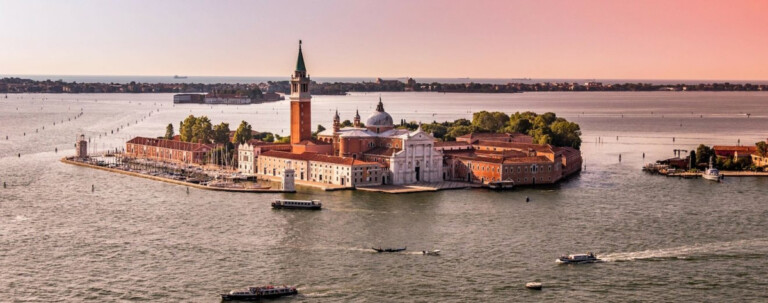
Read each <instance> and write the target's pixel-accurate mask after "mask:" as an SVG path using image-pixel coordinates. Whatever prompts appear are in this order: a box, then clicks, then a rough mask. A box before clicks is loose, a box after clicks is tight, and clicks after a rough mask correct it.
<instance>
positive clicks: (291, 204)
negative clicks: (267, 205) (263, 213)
mask: <svg viewBox="0 0 768 303" xmlns="http://www.w3.org/2000/svg"><path fill="white" fill-rule="evenodd" d="M322 207H323V203H320V201H318V200H283V199H277V200H275V202H272V208H275V209H281V208H286V209H311V210H319V209H321V208H322Z"/></svg>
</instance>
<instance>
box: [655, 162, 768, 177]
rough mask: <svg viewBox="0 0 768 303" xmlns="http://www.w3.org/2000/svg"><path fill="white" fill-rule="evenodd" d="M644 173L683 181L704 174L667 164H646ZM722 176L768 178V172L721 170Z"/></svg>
mask: <svg viewBox="0 0 768 303" xmlns="http://www.w3.org/2000/svg"><path fill="white" fill-rule="evenodd" d="M643 171H644V172H647V173H650V174H656V175H662V176H666V177H677V178H683V179H696V178H701V175H702V174H703V172H701V171H698V170H697V171H684V170H680V169H675V168H671V167H669V165H666V164H652V163H649V164H646V165H645V166H643ZM720 175H721V176H723V177H768V172H764V171H762V172H761V171H734V170H721V171H720Z"/></svg>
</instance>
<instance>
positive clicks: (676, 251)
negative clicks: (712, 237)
mask: <svg viewBox="0 0 768 303" xmlns="http://www.w3.org/2000/svg"><path fill="white" fill-rule="evenodd" d="M758 254H759V255H768V238H761V239H750V240H739V241H731V242H714V243H706V244H695V245H688V246H680V247H673V248H662V249H651V250H643V251H635V252H619V253H608V254H604V255H598V257H599V258H600V259H602V260H603V261H606V262H622V261H637V260H664V259H694V258H706V257H728V256H737V257H738V256H752V255H758Z"/></svg>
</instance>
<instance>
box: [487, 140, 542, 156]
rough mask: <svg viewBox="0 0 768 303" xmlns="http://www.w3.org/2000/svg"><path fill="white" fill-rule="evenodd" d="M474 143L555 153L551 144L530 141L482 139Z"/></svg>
mask: <svg viewBox="0 0 768 303" xmlns="http://www.w3.org/2000/svg"><path fill="white" fill-rule="evenodd" d="M473 145H477V146H490V147H503V148H514V149H520V150H528V149H533V150H535V151H537V152H550V153H554V152H555V151H554V150H553V149H552V146H551V145H549V144H530V143H518V142H499V141H485V140H480V141H478V142H477V143H474V144H473Z"/></svg>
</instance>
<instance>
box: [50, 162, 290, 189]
mask: <svg viewBox="0 0 768 303" xmlns="http://www.w3.org/2000/svg"><path fill="white" fill-rule="evenodd" d="M61 162H62V163H66V164H71V165H77V166H82V167H87V168H93V169H98V170H103V171H108V172H113V173H118V174H123V175H129V176H134V177H140V178H145V179H150V180H155V181H162V182H166V183H171V184H175V185H182V186H187V187H192V188H197V189H204V190H213V191H225V192H240V193H294V192H296V191H295V190H283V189H273V188H270V187H245V186H243V187H230V186H217V185H215V184H214V185H207V184H200V183H195V182H189V181H185V180H177V179H172V178H169V177H164V176H162V175H152V174H149V173H146V172H142V171H133V170H128V169H126V168H123V167H118V166H114V165H113V166H104V165H99V163H98V162H95V163H94V162H90V161H83V160H81V159H78V158H77V157H65V158H62V159H61Z"/></svg>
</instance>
